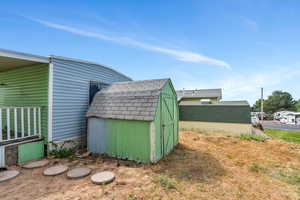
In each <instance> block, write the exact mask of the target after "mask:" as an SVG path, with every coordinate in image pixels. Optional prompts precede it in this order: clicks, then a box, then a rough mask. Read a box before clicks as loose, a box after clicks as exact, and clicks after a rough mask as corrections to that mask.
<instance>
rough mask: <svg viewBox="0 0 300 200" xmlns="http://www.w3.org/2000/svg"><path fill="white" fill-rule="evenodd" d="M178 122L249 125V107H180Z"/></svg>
mask: <svg viewBox="0 0 300 200" xmlns="http://www.w3.org/2000/svg"><path fill="white" fill-rule="evenodd" d="M180 120H182V121H202V122H228V123H247V124H249V123H251V116H250V106H249V105H245V106H242V105H241V106H237V105H182V106H180Z"/></svg>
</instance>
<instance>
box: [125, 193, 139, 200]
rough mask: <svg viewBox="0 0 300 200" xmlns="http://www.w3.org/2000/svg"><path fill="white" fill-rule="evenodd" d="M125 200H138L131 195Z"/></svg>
mask: <svg viewBox="0 0 300 200" xmlns="http://www.w3.org/2000/svg"><path fill="white" fill-rule="evenodd" d="M127 200H138V198H137V197H136V196H134V195H133V194H130V195H128V197H127Z"/></svg>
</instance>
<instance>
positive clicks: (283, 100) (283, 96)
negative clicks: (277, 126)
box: [253, 90, 296, 113]
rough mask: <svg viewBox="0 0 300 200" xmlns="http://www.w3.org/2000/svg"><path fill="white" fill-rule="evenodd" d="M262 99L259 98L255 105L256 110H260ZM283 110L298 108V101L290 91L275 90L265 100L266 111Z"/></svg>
mask: <svg viewBox="0 0 300 200" xmlns="http://www.w3.org/2000/svg"><path fill="white" fill-rule="evenodd" d="M260 105H261V100H257V101H256V102H255V104H254V105H253V108H254V110H255V111H260ZM281 110H290V111H295V110H296V101H295V100H294V99H293V97H292V95H291V94H290V93H288V92H283V91H280V90H277V91H274V92H273V93H272V95H270V96H269V97H268V98H267V99H266V100H264V112H266V113H274V112H277V111H281Z"/></svg>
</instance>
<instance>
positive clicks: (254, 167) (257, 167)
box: [249, 163, 266, 172]
mask: <svg viewBox="0 0 300 200" xmlns="http://www.w3.org/2000/svg"><path fill="white" fill-rule="evenodd" d="M249 170H250V171H253V172H260V171H262V172H265V171H266V168H264V167H262V166H260V165H259V164H257V163H252V164H251V165H250V166H249Z"/></svg>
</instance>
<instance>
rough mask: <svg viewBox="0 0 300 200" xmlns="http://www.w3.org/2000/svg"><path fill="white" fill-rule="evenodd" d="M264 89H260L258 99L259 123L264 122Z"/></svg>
mask: <svg viewBox="0 0 300 200" xmlns="http://www.w3.org/2000/svg"><path fill="white" fill-rule="evenodd" d="M263 113H264V88H261V99H260V117H261V121H263V120H264V116H263Z"/></svg>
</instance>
